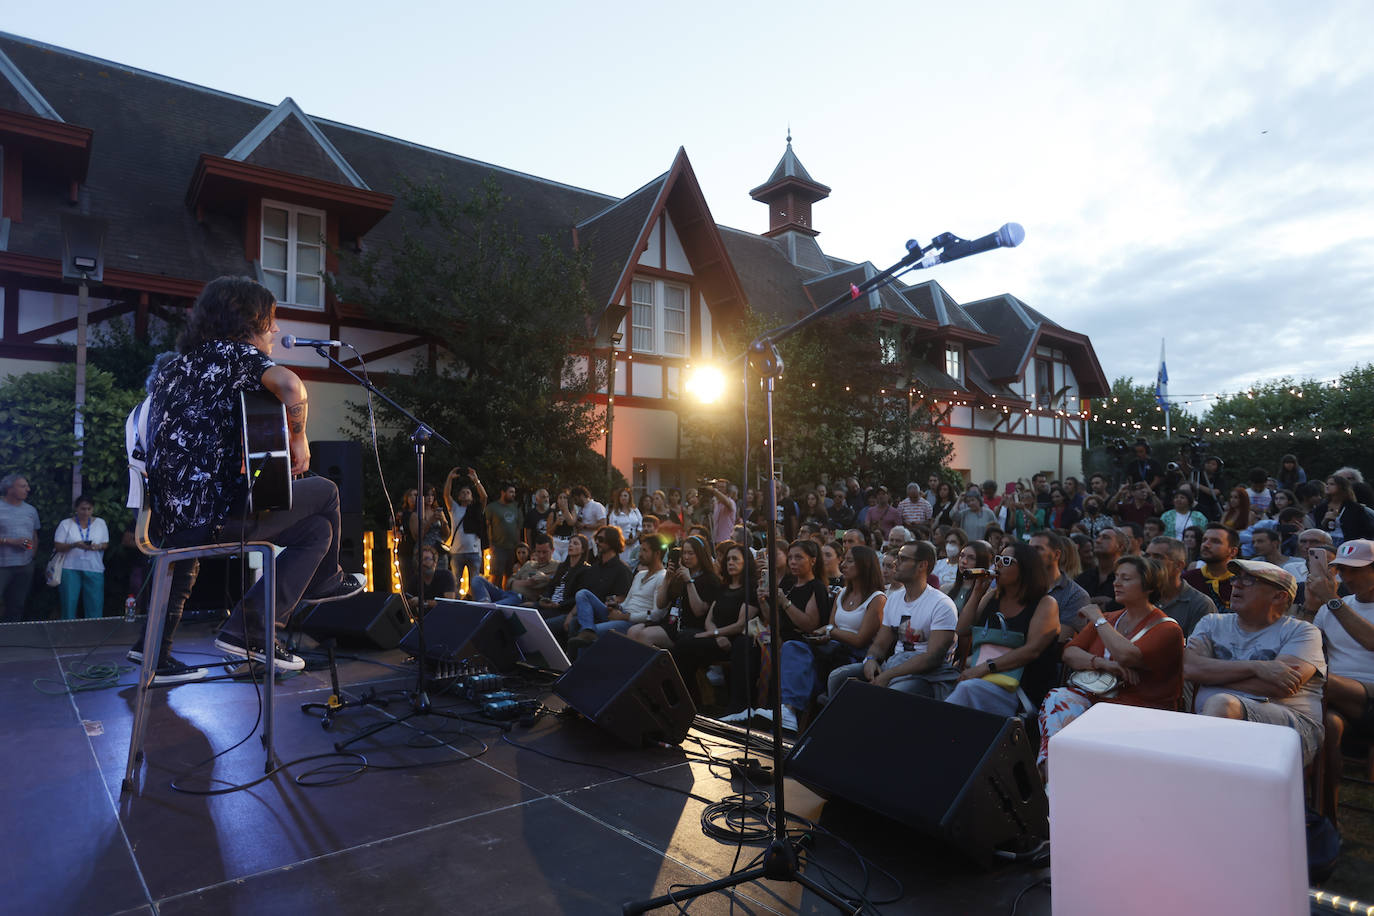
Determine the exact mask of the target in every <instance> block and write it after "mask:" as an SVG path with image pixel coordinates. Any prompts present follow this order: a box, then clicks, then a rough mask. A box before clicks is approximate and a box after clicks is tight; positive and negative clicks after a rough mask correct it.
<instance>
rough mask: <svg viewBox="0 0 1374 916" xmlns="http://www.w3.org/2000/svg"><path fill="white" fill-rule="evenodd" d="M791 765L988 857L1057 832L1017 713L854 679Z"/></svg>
mask: <svg viewBox="0 0 1374 916" xmlns="http://www.w3.org/2000/svg"><path fill="white" fill-rule="evenodd" d="M784 772H785V773H786V774H787V775H788V776H790V777H792V778H793V779H795V780H797V781H798V782H800V783H802V784H804V785H806V786H808V787H810V788H811V789H813V790H814V791H816V792H817V793H819V794H820V795H822V796H824V797H826V798H831V797H834V798H842V799H844V800H846V801H850V802H853V803H855V804H857V805H861V806H863V807H865V808H868V809H870V810H872V811H876V812H877V813H879V814H882V815H884V816H886V817H889V818H891V819H893V820H895V821H900V822H901V823H904V824H906V825H908V826H910V827H913V828H915V829H916V830H918V831H920V832H922V833H925V834H927V835H929V836H934V837H940V838H943V839H945V840H948V841H949V842H950V843H951V844H952V845H953V846H954V847H955V848H957V849H959V850H960V851H961V852H963V853H964V854H965V855H967V856H969V857H970V858H972V859H974V860H975V861H978V862H980V863H982V864H984V865H990V864H992V862H993V861H994V855H993V851H994V850H996V849H998V848H1003V847H1007V846H1009V845H1012V844H1014V843H1025V842H1028V841H1032V840H1035V839H1047V838H1048V837H1049V801H1048V799H1047V798H1046V796H1045V789H1044V787H1043V786H1042V785H1041V782H1040V774H1039V773H1038V772H1037V771H1036V769H1035V749H1034V748H1032V747H1031V742H1030V740H1029V739H1028V738H1027V736H1026V731H1025V728H1024V727H1023V726H1022V724H1021V720H1020V719H1017V718H1006V717H1003V716H998V715H993V714H992V713H986V712H980V711H979V710H976V709H969V708H968V707H966V706H956V705H955V704H953V703H943V702H940V701H938V700H930V699H926V698H925V697H918V696H912V695H910V694H906V693H901V692H899V691H896V690H891V689H889V688H886V687H877V686H874V685H873V684H868V683H865V682H863V681H857V680H851V681H847V682H846V683H845V685H844V687H842V688H841V689H840V691H839V692H838V693H836V694H835V696H834V698H833V699H831V701H830V702H829V703H828V704H827V705H826V706H825V708H824V709H823V710H822V711H821V713H820V715H818V716H817V717H816V718H815V720H814V721H812V723H811V725H810V727H808V728H807V730H806V732H805V733H804V734H802V736H801V737H800V738H798V739H797V742H796V744H794V745H793V746H792V753H791V754H789V755H788V757H787V761H786V764H785V765H784Z"/></svg>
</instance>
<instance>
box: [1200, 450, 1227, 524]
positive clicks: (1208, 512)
mask: <svg viewBox="0 0 1374 916" xmlns="http://www.w3.org/2000/svg"><path fill="white" fill-rule="evenodd" d="M1198 444H1199V445H1202V444H1204V443H1202V442H1200V441H1199V443H1198ZM1224 466H1225V464H1224V462H1222V460H1221V459H1220V458H1218V457H1217V456H1216V455H1208V456H1207V457H1206V458H1205V459H1203V462H1202V470H1200V471H1198V472H1197V473H1196V479H1195V481H1194V483H1193V488H1194V490H1195V491H1196V493H1197V505H1196V508H1197V510H1198V511H1199V512H1201V513H1202V514H1203V515H1205V516H1207V520H1208V521H1210V522H1215V521H1217V520H1218V519H1220V518H1221V513H1222V512H1224V511H1225V509H1226V500H1227V494H1228V492H1229V491H1228V489H1227V487H1226V477H1225V476H1224V475H1223V474H1222V473H1221V469H1222V468H1223V467H1224Z"/></svg>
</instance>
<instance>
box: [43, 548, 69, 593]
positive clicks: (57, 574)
mask: <svg viewBox="0 0 1374 916" xmlns="http://www.w3.org/2000/svg"><path fill="white" fill-rule="evenodd" d="M64 557H66V554H65V553H58V552H57V551H56V550H54V551H53V552H52V556H51V557H50V558H49V559H48V565H47V566H46V567H45V568H44V570H43V581H44V582H47V583H48V584H49V585H51V586H52V587H53V588H56V587H57V586H59V585H61V584H62V560H63V558H64Z"/></svg>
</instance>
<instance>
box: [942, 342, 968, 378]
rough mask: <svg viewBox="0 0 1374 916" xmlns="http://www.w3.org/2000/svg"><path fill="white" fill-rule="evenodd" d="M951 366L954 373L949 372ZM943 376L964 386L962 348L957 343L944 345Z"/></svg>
mask: <svg viewBox="0 0 1374 916" xmlns="http://www.w3.org/2000/svg"><path fill="white" fill-rule="evenodd" d="M951 365H952V366H953V368H954V371H953V372H951V371H950V367H951ZM945 375H948V376H949V377H950V378H952V379H954V380H955V381H956V382H958V383H959V384H960V385H962V384H964V348H963V346H962V345H960V344H957V343H947V344H945Z"/></svg>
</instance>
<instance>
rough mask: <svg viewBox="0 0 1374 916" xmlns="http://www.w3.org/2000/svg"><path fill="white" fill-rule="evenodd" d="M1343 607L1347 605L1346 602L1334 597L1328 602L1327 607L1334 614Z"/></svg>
mask: <svg viewBox="0 0 1374 916" xmlns="http://www.w3.org/2000/svg"><path fill="white" fill-rule="evenodd" d="M1343 607H1345V602H1344V601H1342V600H1341V599H1339V598H1332V599H1331V600H1330V601H1328V602H1326V609H1327V610H1328V611H1330V612H1331V613H1333V614H1334V613H1336V612H1337V611H1339V610H1340V609H1341V608H1343Z"/></svg>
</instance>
